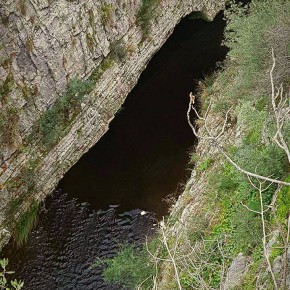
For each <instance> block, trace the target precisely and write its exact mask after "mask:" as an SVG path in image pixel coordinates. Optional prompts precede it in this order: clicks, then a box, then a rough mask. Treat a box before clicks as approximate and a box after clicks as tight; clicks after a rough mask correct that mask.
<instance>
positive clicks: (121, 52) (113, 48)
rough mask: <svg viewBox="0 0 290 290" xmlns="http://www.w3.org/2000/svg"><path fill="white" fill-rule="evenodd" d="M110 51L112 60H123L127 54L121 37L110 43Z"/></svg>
mask: <svg viewBox="0 0 290 290" xmlns="http://www.w3.org/2000/svg"><path fill="white" fill-rule="evenodd" d="M110 52H111V56H112V58H113V60H115V61H123V60H124V58H125V57H126V56H127V49H126V46H125V43H124V41H123V40H122V39H119V40H117V41H115V42H113V43H111V45H110Z"/></svg>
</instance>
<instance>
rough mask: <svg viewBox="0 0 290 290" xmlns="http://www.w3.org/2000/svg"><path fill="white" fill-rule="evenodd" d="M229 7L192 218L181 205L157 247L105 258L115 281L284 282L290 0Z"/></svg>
mask: <svg viewBox="0 0 290 290" xmlns="http://www.w3.org/2000/svg"><path fill="white" fill-rule="evenodd" d="M225 14H226V18H227V29H226V32H225V45H227V46H228V47H229V53H228V56H227V59H226V61H225V63H224V65H223V67H222V69H221V70H220V71H219V72H217V73H216V74H215V75H213V76H211V77H209V78H207V79H206V80H205V81H204V82H203V83H202V84H201V86H200V93H199V100H200V102H201V110H200V112H199V113H198V112H196V113H197V114H198V115H200V118H199V120H198V125H199V127H200V129H199V131H198V132H197V131H195V133H196V134H197V135H198V136H199V137H200V138H201V139H200V145H199V146H202V145H203V146H207V148H208V149H209V150H208V153H203V154H202V155H201V154H200V152H202V150H200V152H197V153H195V154H194V157H193V158H192V159H193V161H194V163H195V165H196V166H195V167H196V184H199V182H200V183H201V184H202V188H199V189H200V191H199V192H198V193H195V192H194V190H193V189H191V188H186V190H185V193H184V194H183V196H182V197H181V198H180V200H179V206H181V205H182V206H184V207H186V208H187V213H188V212H189V214H187V218H186V221H183V222H184V224H181V221H180V220H181V216H179V214H178V213H177V212H179V213H180V212H182V209H180V210H179V211H176V210H175V213H173V214H172V215H171V216H170V217H169V219H168V221H167V225H166V226H165V225H164V224H162V225H161V227H160V234H159V235H158V237H157V238H156V239H155V241H154V244H155V248H153V249H151V248H150V245H146V246H144V248H143V249H139V248H138V249H136V252H135V254H134V253H133V252H132V254H131V255H128V253H127V252H126V251H124V250H122V251H121V252H120V254H119V255H118V256H117V257H116V258H115V259H113V260H112V261H111V262H109V263H108V267H107V269H106V270H105V272H104V274H105V277H106V278H107V280H110V281H111V282H114V283H118V284H121V285H125V286H129V287H131V288H132V285H134V286H135V287H140V288H138V289H219V288H220V287H221V286H222V285H223V287H226V288H234V287H236V288H235V289H257V288H258V287H264V288H263V289H278V287H279V288H281V289H286V287H287V286H286V278H287V272H289V271H288V270H289V269H288V267H289V264H288V260H287V259H288V258H287V249H288V247H289V227H290V219H289V208H290V190H289V186H287V185H285V184H287V183H289V149H288V148H289V144H290V122H289V119H290V118H289V95H288V91H287V90H288V89H289V88H288V87H287V86H289V76H290V63H289V54H290V51H289V47H290V42H289V40H290V37H289V36H290V22H289V14H290V2H289V1H282V0H275V1H274V0H263V1H252V3H251V4H250V5H249V6H246V7H242V6H240V5H235V4H233V5H231V8H229V9H228V10H227V11H226V13H225ZM189 120H190V118H189ZM205 121H206V122H205ZM208 129H209V130H208ZM212 132H214V133H215V134H214V133H213V135H214V136H215V137H213V135H211V134H212ZM216 132H221V134H220V135H219V136H217V135H216ZM287 150H288V151H287ZM287 152H288V153H287ZM287 155H288V156H287ZM287 157H288V158H287ZM240 169H242V170H240ZM245 173H246V174H245ZM256 177H257V178H256ZM261 177H262V178H261ZM275 180H278V181H275ZM279 180H280V181H282V183H281V182H279ZM283 182H284V185H283ZM196 195H200V196H196ZM197 199H198V204H199V206H198V207H196V206H195V202H196V200H197ZM183 218H184V215H183ZM156 243H157V244H159V246H156ZM146 253H147V259H146V261H144V255H146ZM239 253H243V255H244V256H245V259H244V261H245V267H244V268H243V269H242V270H240V271H241V272H243V275H242V274H241V275H240V280H238V281H237V280H236V281H231V279H230V275H229V270H228V269H229V267H230V266H231V264H232V261H233V260H235V258H236V257H237V255H238V254H239ZM136 257H140V259H142V261H143V262H142V263H139V261H138V259H137V258H136ZM277 257H278V258H279V259H280V260H282V262H281V266H280V268H279V269H278V270H277V266H275V267H276V268H275V269H273V265H274V264H275V262H274V260H277ZM125 261H126V268H123V267H122V265H123V264H124V263H125ZM250 261H251V262H250ZM130 265H131V267H130ZM136 265H138V272H137V271H135V269H136ZM140 267H141V269H140ZM142 267H143V269H144V271H142ZM148 267H151V270H152V271H153V272H152V273H151V274H150V275H148V272H150V271H148ZM113 272H114V275H110V273H113ZM160 273H161V274H160ZM242 278H243V279H242Z"/></svg>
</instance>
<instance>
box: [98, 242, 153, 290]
mask: <svg viewBox="0 0 290 290" xmlns="http://www.w3.org/2000/svg"><path fill="white" fill-rule="evenodd" d="M105 262H106V269H105V270H104V272H103V276H104V279H105V281H106V283H114V284H117V285H119V286H121V287H124V288H129V289H135V287H136V286H137V285H140V284H141V283H142V282H143V281H145V280H146V279H147V278H148V279H147V280H146V281H145V282H144V283H143V284H142V289H152V288H151V286H152V279H151V277H153V275H154V273H155V268H154V265H153V263H150V261H149V259H148V253H147V252H146V249H144V248H143V249H138V248H136V247H134V246H124V247H123V248H122V249H121V250H120V252H119V253H118V254H117V256H115V257H114V258H113V259H110V260H107V261H105Z"/></svg>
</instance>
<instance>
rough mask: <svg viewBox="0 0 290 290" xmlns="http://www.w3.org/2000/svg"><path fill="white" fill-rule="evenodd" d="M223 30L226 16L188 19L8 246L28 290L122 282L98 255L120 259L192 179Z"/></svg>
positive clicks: (96, 286)
mask: <svg viewBox="0 0 290 290" xmlns="http://www.w3.org/2000/svg"><path fill="white" fill-rule="evenodd" d="M223 28H224V22H223V20H222V15H221V14H220V15H219V16H218V17H217V18H216V19H215V20H214V21H213V22H211V23H207V22H204V21H202V20H194V21H193V20H190V19H188V18H186V19H184V20H182V21H181V23H180V24H179V25H178V26H177V27H176V29H175V31H174V33H173V35H172V36H171V37H170V38H169V39H168V41H167V42H166V44H165V45H164V46H163V47H162V48H161V49H160V51H159V52H158V53H157V54H156V55H155V56H154V58H153V59H152V61H151V62H150V63H149V65H148V67H147V69H146V70H145V71H144V73H143V74H142V76H141V77H140V80H139V82H138V84H137V85H136V87H135V88H134V89H133V91H132V92H131V93H130V94H129V96H128V97H127V99H126V102H125V104H124V106H123V107H124V108H123V110H122V111H121V112H120V113H119V114H118V115H117V117H116V118H115V119H114V120H113V121H112V123H111V124H110V130H109V131H108V132H107V133H106V134H105V135H104V137H103V138H102V139H101V140H100V141H99V142H98V143H97V144H96V145H95V146H94V147H93V148H92V149H91V150H90V151H89V152H88V153H87V154H85V155H84V156H83V157H82V158H81V160H80V161H79V162H78V163H77V164H76V165H75V166H74V167H73V168H72V169H71V170H70V171H69V172H68V173H67V174H66V175H65V177H64V178H63V180H62V181H61V182H60V183H59V186H58V189H57V190H56V191H55V192H54V194H53V195H52V196H51V197H49V198H47V200H46V202H45V205H44V209H43V210H42V212H41V214H40V217H39V222H38V225H37V226H36V228H35V229H34V230H33V231H32V233H31V234H30V236H29V239H28V242H27V243H26V244H25V245H24V246H22V247H21V248H18V249H17V248H16V247H15V246H14V245H13V243H10V245H8V246H7V247H6V248H5V249H4V253H3V255H4V256H6V257H8V258H9V260H10V266H11V268H12V269H14V270H15V271H16V276H17V277H18V278H21V279H24V281H25V285H26V287H25V289H29V290H36V289H37V290H39V289H42V290H51V289H85V290H90V289H92V290H93V289H119V288H118V287H114V286H112V285H105V284H104V282H103V280H102V277H101V270H102V269H101V268H96V269H92V268H91V267H90V266H91V265H92V263H93V262H94V260H95V258H96V257H101V258H108V257H112V256H113V255H114V254H115V253H116V252H117V250H118V248H119V245H120V244H123V243H137V244H138V243H142V242H143V241H144V238H145V235H150V234H152V233H153V232H154V226H153V224H154V223H155V222H156V218H159V217H160V216H162V215H164V214H166V212H167V210H168V209H167V205H166V203H165V202H164V201H163V198H164V197H165V196H167V195H168V194H170V193H173V192H179V191H180V190H179V186H178V185H179V184H180V183H181V182H185V181H186V178H187V174H188V173H189V172H188V171H187V170H186V168H187V162H188V151H189V148H190V147H192V146H193V145H194V142H195V140H194V138H193V135H192V133H191V131H190V128H189V126H188V124H187V120H186V110H187V106H188V95H189V92H190V91H194V90H195V89H196V84H197V81H198V79H201V78H203V77H204V75H206V74H209V73H211V72H212V71H213V70H214V69H215V67H216V63H217V62H218V61H220V60H223V58H224V56H225V52H226V51H225V48H222V47H221V46H220V43H221V41H222V37H223ZM141 210H146V211H148V213H147V214H145V215H141V214H140V213H141Z"/></svg>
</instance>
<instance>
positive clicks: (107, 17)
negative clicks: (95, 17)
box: [101, 3, 114, 25]
mask: <svg viewBox="0 0 290 290" xmlns="http://www.w3.org/2000/svg"><path fill="white" fill-rule="evenodd" d="M113 14H114V6H113V5H112V4H108V3H106V4H103V5H102V7H101V21H102V23H103V25H110V24H111V23H112V19H113Z"/></svg>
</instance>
